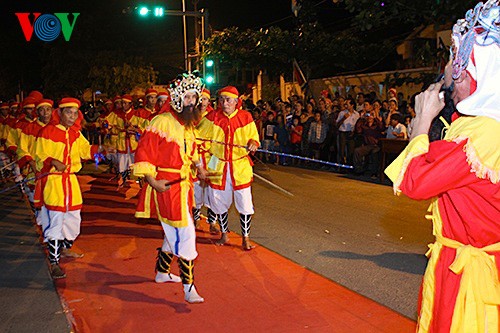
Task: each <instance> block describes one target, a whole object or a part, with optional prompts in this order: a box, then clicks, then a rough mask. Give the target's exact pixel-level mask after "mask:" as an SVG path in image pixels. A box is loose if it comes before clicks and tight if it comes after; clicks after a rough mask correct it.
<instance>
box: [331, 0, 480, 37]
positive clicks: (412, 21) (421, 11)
mask: <svg viewBox="0 0 500 333" xmlns="http://www.w3.org/2000/svg"><path fill="white" fill-rule="evenodd" d="M337 2H338V3H340V4H345V6H346V9H347V10H348V11H350V12H351V13H355V19H354V20H353V24H354V25H356V26H358V27H359V28H360V29H362V30H370V29H372V28H377V27H380V26H384V25H391V24H394V23H395V22H397V23H404V24H407V25H409V26H414V27H416V26H419V25H429V24H445V23H449V22H455V21H456V20H457V19H458V18H461V17H464V16H465V11H466V10H467V9H469V8H472V7H473V6H474V5H475V4H476V3H477V1H471V0H418V1H415V0H378V1H374V0H339V1H337Z"/></svg>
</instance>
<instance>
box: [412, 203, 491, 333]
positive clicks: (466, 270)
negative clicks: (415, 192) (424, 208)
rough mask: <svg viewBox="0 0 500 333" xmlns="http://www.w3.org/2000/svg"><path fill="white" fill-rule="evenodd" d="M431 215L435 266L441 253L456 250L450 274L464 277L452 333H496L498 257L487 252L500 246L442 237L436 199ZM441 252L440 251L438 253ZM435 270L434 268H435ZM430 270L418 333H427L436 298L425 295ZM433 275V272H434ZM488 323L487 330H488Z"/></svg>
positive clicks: (432, 259) (432, 257) (455, 310)
mask: <svg viewBox="0 0 500 333" xmlns="http://www.w3.org/2000/svg"><path fill="white" fill-rule="evenodd" d="M430 210H431V212H432V214H431V215H428V216H426V217H427V218H428V219H432V221H433V232H434V235H435V236H436V242H435V243H434V244H432V245H430V246H429V247H430V248H431V251H432V252H431V251H429V252H431V253H430V254H431V259H430V260H431V262H436V261H437V259H438V257H439V253H440V249H441V248H442V247H443V246H445V247H449V248H452V249H456V250H457V251H456V255H455V260H454V261H453V263H452V264H451V265H450V270H451V271H453V272H454V273H455V274H462V277H461V280H460V287H459V291H458V295H457V298H456V300H457V301H456V304H455V309H454V315H453V319H452V324H451V329H450V331H451V332H457V333H458V332H486V331H487V332H497V331H498V308H497V306H498V305H500V282H499V280H498V270H497V267H496V264H495V257H494V256H492V255H489V254H488V253H487V252H498V251H500V243H495V244H491V245H488V246H485V247H483V248H476V247H473V246H471V245H464V244H462V243H460V242H458V241H456V240H453V239H449V238H446V237H444V236H443V235H442V232H441V230H442V220H441V215H440V212H439V206H438V200H437V199H435V200H434V201H433V202H432V203H431V206H430ZM436 250H438V251H436ZM433 266H435V265H433ZM428 273H429V268H428V269H427V271H426V274H425V278H424V294H423V296H424V297H423V299H422V310H424V311H423V312H422V314H421V318H420V319H419V330H418V332H427V331H428V329H429V327H428V326H429V322H430V319H431V318H432V305H431V303H433V301H434V299H433V298H434V296H433V294H432V295H431V294H430V293H429V292H426V290H425V285H426V283H432V284H434V282H433V279H432V281H427V279H428V278H429V276H428ZM432 274H433V270H432ZM485 323H488V324H487V325H488V330H486V329H485Z"/></svg>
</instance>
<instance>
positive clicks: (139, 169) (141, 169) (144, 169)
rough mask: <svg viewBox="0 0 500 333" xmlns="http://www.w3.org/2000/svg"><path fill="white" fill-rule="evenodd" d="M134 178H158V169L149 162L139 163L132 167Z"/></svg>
mask: <svg viewBox="0 0 500 333" xmlns="http://www.w3.org/2000/svg"><path fill="white" fill-rule="evenodd" d="M132 170H133V173H134V176H137V177H144V176H146V175H151V176H153V177H156V167H155V166H154V165H153V164H151V163H149V162H137V163H134V164H133V165H132Z"/></svg>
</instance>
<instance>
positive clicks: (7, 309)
mask: <svg viewBox="0 0 500 333" xmlns="http://www.w3.org/2000/svg"><path fill="white" fill-rule="evenodd" d="M11 185H12V183H8V184H6V185H5V186H4V187H3V188H7V187H8V186H11ZM1 189H2V188H0V190H1ZM19 193H20V192H19V190H18V189H17V188H16V189H13V190H10V191H8V192H6V193H2V194H0V202H1V205H0V267H2V269H1V270H0V281H1V284H0V295H1V296H0V300H1V301H0V332H5V333H7V332H16V333H21V332H26V333H32V332H53V333H59V332H69V331H70V329H71V327H70V325H69V323H68V321H67V320H66V315H65V313H64V312H63V309H62V307H61V302H60V299H59V296H58V295H57V292H56V290H55V287H54V283H53V282H52V279H51V278H50V274H49V269H48V266H47V263H46V261H45V254H44V252H43V249H42V245H41V244H40V242H39V240H38V234H37V231H36V228H35V226H34V224H33V222H32V219H31V213H30V211H29V210H28V207H27V205H26V203H25V202H24V201H22V200H20V194H19Z"/></svg>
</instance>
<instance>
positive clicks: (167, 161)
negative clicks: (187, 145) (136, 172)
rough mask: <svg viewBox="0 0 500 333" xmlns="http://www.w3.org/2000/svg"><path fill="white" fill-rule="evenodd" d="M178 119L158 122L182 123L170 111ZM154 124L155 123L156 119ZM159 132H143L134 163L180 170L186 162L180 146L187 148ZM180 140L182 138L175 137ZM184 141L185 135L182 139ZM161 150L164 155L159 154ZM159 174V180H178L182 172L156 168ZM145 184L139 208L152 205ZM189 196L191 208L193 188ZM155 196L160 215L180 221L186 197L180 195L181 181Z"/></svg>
mask: <svg viewBox="0 0 500 333" xmlns="http://www.w3.org/2000/svg"><path fill="white" fill-rule="evenodd" d="M170 114H171V115H173V116H174V118H175V120H174V119H172V118H171V117H168V118H167V117H164V118H156V119H155V121H158V122H159V121H177V124H175V125H174V126H182V123H181V122H180V121H179V119H178V118H177V114H176V113H175V112H171V113H170ZM151 125H152V126H154V125H155V123H154V122H153V123H152V124H151ZM161 135H169V133H162V134H161ZM161 135H160V134H158V133H155V132H151V131H148V130H146V131H145V132H144V135H143V136H142V137H141V140H139V144H138V147H137V150H136V152H135V163H136V164H137V163H140V162H148V163H150V164H152V165H154V166H155V167H157V168H165V169H167V168H168V169H176V170H180V169H181V168H182V166H183V164H184V162H183V160H182V156H181V149H182V151H184V147H180V146H179V145H178V144H177V142H176V141H174V140H169V139H168V138H164V137H162V136H161ZM176 139H179V138H176ZM182 140H183V138H182ZM191 148H192V151H193V152H195V150H196V143H195V142H194V141H193V147H191ZM158 152H161V154H158ZM157 172H158V174H157V176H156V179H166V180H169V181H175V180H178V179H179V178H180V177H181V175H180V174H179V173H175V172H166V171H161V170H158V171H157ZM145 191H146V187H144V189H143V190H142V191H141V195H140V200H139V205H138V207H137V210H138V211H143V209H144V205H146V204H149V203H147V202H145V201H144V196H145ZM190 192H191V193H190V194H189V195H188V201H189V202H188V205H189V206H188V207H192V200H193V193H192V187H191V190H190ZM156 197H157V201H158V209H159V211H160V214H161V216H163V217H165V218H167V219H168V220H170V221H180V220H182V205H183V198H182V197H181V184H180V183H176V184H173V185H172V186H171V187H170V189H169V190H168V191H165V192H162V193H159V192H156Z"/></svg>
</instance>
